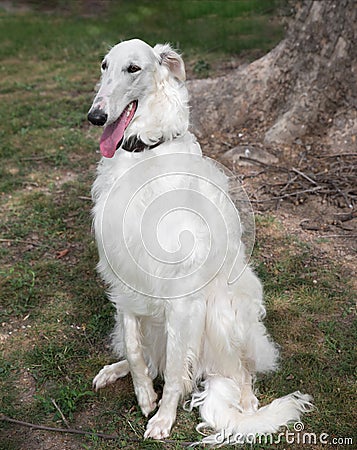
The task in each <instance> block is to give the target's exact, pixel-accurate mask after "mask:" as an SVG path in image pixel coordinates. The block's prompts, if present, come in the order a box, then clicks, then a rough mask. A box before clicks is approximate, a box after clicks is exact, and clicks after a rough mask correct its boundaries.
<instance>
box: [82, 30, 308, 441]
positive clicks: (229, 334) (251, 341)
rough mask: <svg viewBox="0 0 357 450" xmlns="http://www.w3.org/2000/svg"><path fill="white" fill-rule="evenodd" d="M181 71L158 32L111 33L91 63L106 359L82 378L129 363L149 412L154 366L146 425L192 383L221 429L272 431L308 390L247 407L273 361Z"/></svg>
mask: <svg viewBox="0 0 357 450" xmlns="http://www.w3.org/2000/svg"><path fill="white" fill-rule="evenodd" d="M184 81H185V69H184V64H183V61H182V59H181V57H180V56H179V55H178V54H177V53H176V52H175V51H173V50H172V49H171V47H170V46H169V45H156V46H155V47H154V48H152V47H150V46H149V45H148V44H146V43H144V42H142V41H140V40H138V39H134V40H130V41H125V42H121V43H120V44H118V45H116V46H115V47H113V48H112V49H111V50H110V51H109V53H108V54H107V55H106V57H105V58H104V60H103V63H102V77H101V81H100V84H99V89H98V92H97V95H96V97H95V99H94V102H93V105H92V107H91V109H90V111H89V113H88V118H89V120H90V121H91V122H92V123H93V124H95V125H100V126H104V127H105V128H104V132H103V135H102V138H101V141H100V150H101V154H102V155H103V158H102V159H101V162H100V164H99V167H98V174H97V179H96V181H95V183H94V186H93V198H94V202H95V207H94V229H95V234H96V240H97V244H98V249H99V256H100V261H99V264H98V270H99V273H100V274H101V276H102V277H103V279H104V280H105V282H106V283H107V285H108V290H109V296H110V300H111V301H112V302H113V303H114V305H115V307H116V311H117V313H116V327H115V330H114V333H113V348H114V350H115V352H116V354H117V356H118V357H119V362H117V363H115V364H112V365H109V366H105V367H104V368H103V369H102V370H101V371H100V372H99V373H98V375H97V376H96V377H95V379H94V381H93V383H94V386H95V388H96V389H99V388H102V387H104V386H106V385H107V384H108V383H113V382H114V381H116V380H117V379H118V378H121V377H124V376H125V375H127V374H128V373H129V372H130V373H131V376H132V380H133V384H134V388H135V393H136V396H137V400H138V403H139V405H140V408H141V410H142V412H143V414H144V415H145V416H148V415H149V414H150V413H151V412H152V411H154V410H155V409H156V407H157V403H156V401H157V394H156V393H155V391H154V389H153V381H152V380H153V379H154V378H155V377H156V376H157V375H158V374H161V375H162V376H163V377H164V383H165V384H164V388H163V394H162V398H161V400H160V402H159V408H158V410H157V412H156V414H155V415H154V416H153V417H152V418H151V419H150V420H149V422H148V425H147V429H146V432H145V437H146V438H148V437H151V438H154V439H162V438H165V437H167V436H169V433H170V430H171V428H172V426H173V423H174V421H175V417H176V409H177V405H178V402H179V401H180V399H183V398H184V397H185V396H186V395H187V394H188V393H192V392H193V394H192V397H191V402H190V407H191V408H192V407H194V406H199V408H200V414H201V417H202V419H203V422H202V424H201V426H202V427H203V426H205V427H209V428H211V429H213V430H215V432H216V433H218V432H220V433H222V432H224V433H225V434H226V436H229V434H232V433H233V434H237V433H238V434H240V435H242V436H247V435H248V434H251V433H254V434H256V433H259V434H262V433H271V432H275V431H277V430H278V429H279V428H280V427H281V426H283V425H286V424H287V423H289V422H292V421H297V420H299V418H300V415H301V413H303V412H306V411H309V410H310V409H311V408H312V405H311V403H310V397H309V396H308V395H303V394H301V393H300V392H294V393H293V394H290V395H287V396H285V397H282V398H279V399H277V400H274V401H273V402H272V403H270V404H269V405H267V406H264V407H262V408H258V400H257V398H256V396H255V395H254V391H253V381H254V376H255V374H256V373H257V372H267V371H271V370H274V369H275V368H276V365H277V357H278V351H277V348H276V346H275V345H274V344H273V342H272V341H271V340H270V338H269V337H268V335H267V332H266V329H265V327H264V325H263V323H262V318H263V317H264V314H265V309H264V304H263V300H262V288H261V284H260V282H259V280H258V278H257V277H256V275H255V274H254V273H253V271H252V270H251V269H250V267H249V266H247V265H246V263H245V260H244V258H245V256H244V248H243V246H242V244H241V229H240V226H239V223H238V225H237V220H236V219H237V218H236V216H235V213H236V212H234V208H232V205H231V203H230V201H229V199H227V194H226V192H227V189H228V188H227V177H226V175H225V174H224V173H223V172H222V171H221V170H218V169H217V168H216V166H215V165H214V164H213V162H210V161H208V160H207V159H204V158H203V157H202V155H201V150H200V147H199V145H198V143H197V142H196V140H195V137H194V136H193V135H192V134H191V133H189V132H188V124H189V110H188V94H187V90H186V88H185V85H184ZM165 195H168V196H165ZM156 201H157V202H156ZM155 202H156V203H155ZM165 208H166V211H165ZM148 211H149V212H150V214H147V212H148ZM166 213H167V214H166ZM185 231H186V232H188V234H187V233H186V234H185ZM233 266H234V267H235V269H234V270H235V271H236V273H237V274H238V275H237V276H236V277H235V279H234V282H229V278H230V277H231V276H232V267H233ZM217 436H218V435H212V436H210V437H209V438H205V442H210V443H213V444H215V443H216V444H217V443H218V442H217V440H215V439H217ZM227 442H228V441H227Z"/></svg>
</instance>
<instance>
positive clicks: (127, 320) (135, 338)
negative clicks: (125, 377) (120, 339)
mask: <svg viewBox="0 0 357 450" xmlns="http://www.w3.org/2000/svg"><path fill="white" fill-rule="evenodd" d="M123 324H124V336H125V346H126V357H127V360H128V363H129V367H130V372H131V376H132V379H133V384H134V389H135V394H136V397H137V399H138V403H139V406H140V408H141V411H142V413H143V414H144V416H146V417H147V416H148V415H149V414H150V413H151V411H153V410H154V409H155V408H156V398H157V394H156V393H155V391H154V388H153V385H152V380H151V378H150V377H149V369H148V367H147V365H146V363H145V360H144V356H143V353H142V343H141V338H140V329H139V323H138V320H137V319H136V318H135V317H134V316H132V315H130V314H125V315H124V320H123Z"/></svg>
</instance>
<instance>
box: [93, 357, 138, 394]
mask: <svg viewBox="0 0 357 450" xmlns="http://www.w3.org/2000/svg"><path fill="white" fill-rule="evenodd" d="M128 373H129V364H128V362H127V361H126V360H124V361H119V362H117V363H115V364H110V365H108V366H104V367H103V369H101V370H100V371H99V373H98V375H97V376H96V377H95V378H94V380H93V387H94V389H95V390H96V391H97V390H98V389H101V388H103V387H105V386H106V385H107V384H111V383H114V382H115V381H116V380H117V379H118V378H122V377H125V376H126V375H127V374H128Z"/></svg>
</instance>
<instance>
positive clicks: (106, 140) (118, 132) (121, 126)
mask: <svg viewBox="0 0 357 450" xmlns="http://www.w3.org/2000/svg"><path fill="white" fill-rule="evenodd" d="M125 125H126V117H125V114H122V115H121V116H120V117H119V119H118V120H116V121H115V122H113V123H111V124H110V125H108V126H107V127H106V128H105V130H104V132H103V134H102V137H101V138H100V144H99V147H100V153H101V154H102V155H103V156H105V157H106V158H112V157H113V155H114V153H115V150H116V149H117V146H118V144H119V142H120V141H121V140H122V139H123V136H124V131H125Z"/></svg>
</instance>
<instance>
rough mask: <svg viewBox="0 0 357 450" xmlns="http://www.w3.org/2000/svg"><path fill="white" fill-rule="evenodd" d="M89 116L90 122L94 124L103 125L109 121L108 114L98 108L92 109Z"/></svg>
mask: <svg viewBox="0 0 357 450" xmlns="http://www.w3.org/2000/svg"><path fill="white" fill-rule="evenodd" d="M87 117H88V120H89V122H91V123H92V124H93V125H98V126H102V125H104V124H105V122H106V121H107V119H108V114H105V112H104V111H103V110H101V109H99V108H97V109H93V110H90V111H89V113H88V116H87Z"/></svg>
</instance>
